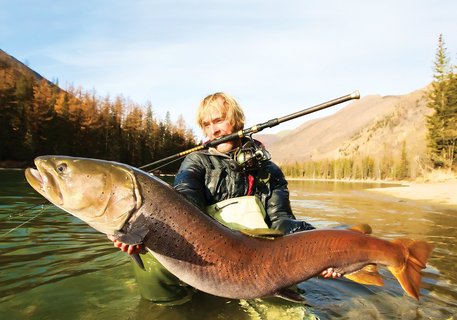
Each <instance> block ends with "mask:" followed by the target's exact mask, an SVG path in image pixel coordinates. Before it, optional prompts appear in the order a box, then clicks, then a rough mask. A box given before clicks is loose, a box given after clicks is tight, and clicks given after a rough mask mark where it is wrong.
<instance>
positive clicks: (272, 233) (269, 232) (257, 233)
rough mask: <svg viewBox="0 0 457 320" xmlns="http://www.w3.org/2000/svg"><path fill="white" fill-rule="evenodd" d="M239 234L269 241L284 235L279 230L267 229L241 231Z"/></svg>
mask: <svg viewBox="0 0 457 320" xmlns="http://www.w3.org/2000/svg"><path fill="white" fill-rule="evenodd" d="M240 232H241V233H242V234H245V235H247V236H250V237H256V238H265V239H271V240H272V239H274V238H277V237H282V236H283V235H284V232H282V231H280V230H276V229H268V228H258V229H242V230H240Z"/></svg>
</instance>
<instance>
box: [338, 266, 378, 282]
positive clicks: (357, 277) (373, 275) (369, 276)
mask: <svg viewBox="0 0 457 320" xmlns="http://www.w3.org/2000/svg"><path fill="white" fill-rule="evenodd" d="M344 277H345V278H347V279H349V280H352V281H354V282H357V283H361V284H368V285H373V286H380V287H382V286H383V285H384V281H383V280H382V278H381V275H380V274H379V272H378V268H377V266H376V265H375V264H369V265H366V266H365V267H363V268H362V269H360V270H358V271H356V272H353V273H349V274H345V275H344Z"/></svg>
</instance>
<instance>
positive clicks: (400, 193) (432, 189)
mask: <svg viewBox="0 0 457 320" xmlns="http://www.w3.org/2000/svg"><path fill="white" fill-rule="evenodd" d="M367 191H369V192H375V193H380V194H384V195H388V196H392V197H395V198H399V199H408V200H415V201H426V202H431V203H433V204H438V205H446V206H456V207H457V179H455V178H454V179H449V180H445V181H438V182H407V183H404V182H403V183H402V185H401V186H399V187H387V188H373V189H367Z"/></svg>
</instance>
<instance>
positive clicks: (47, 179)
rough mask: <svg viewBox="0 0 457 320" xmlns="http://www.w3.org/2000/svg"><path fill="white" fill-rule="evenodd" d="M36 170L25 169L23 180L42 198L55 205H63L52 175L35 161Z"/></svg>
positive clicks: (56, 183) (57, 185)
mask: <svg viewBox="0 0 457 320" xmlns="http://www.w3.org/2000/svg"><path fill="white" fill-rule="evenodd" d="M35 165H36V167H37V169H34V168H27V169H25V178H26V180H27V182H28V183H29V184H30V185H31V186H32V188H33V189H35V190H36V191H37V192H38V193H40V194H41V195H42V196H43V197H45V198H46V199H48V200H49V201H51V202H53V203H54V204H56V205H62V204H63V197H62V193H61V192H60V188H59V184H58V182H57V180H56V178H55V177H54V175H53V174H52V173H51V172H50V170H48V169H47V168H45V167H43V166H40V162H39V161H38V159H37V160H35Z"/></svg>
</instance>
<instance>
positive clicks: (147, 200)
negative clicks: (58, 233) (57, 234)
mask: <svg viewBox="0 0 457 320" xmlns="http://www.w3.org/2000/svg"><path fill="white" fill-rule="evenodd" d="M35 165H36V167H37V170H35V169H32V168H28V169H27V170H26V172H25V175H26V178H27V181H28V182H29V183H30V185H31V186H32V187H33V188H34V189H35V190H36V191H38V192H39V193H40V194H42V195H43V196H44V197H45V198H46V199H48V200H49V201H50V202H52V203H53V204H54V205H56V206H57V207H59V208H61V209H63V210H65V211H67V212H69V213H71V214H72V215H74V216H76V217H78V218H79V219H81V220H83V221H85V222H86V223H88V224H89V225H90V226H92V227H93V228H95V229H97V230H98V231H100V232H103V233H105V234H108V235H114V237H115V238H117V239H119V240H120V241H122V242H124V243H128V244H138V243H142V244H144V246H145V248H146V249H147V250H148V251H149V252H151V253H152V254H153V255H154V256H155V257H156V259H157V260H159V262H161V263H162V264H163V265H164V266H165V267H166V268H167V269H168V270H169V271H170V272H171V273H173V274H174V275H176V276H177V277H178V278H179V279H181V280H182V281H183V282H185V283H187V284H189V285H190V286H192V287H194V288H196V289H199V290H201V291H204V292H207V293H210V294H213V295H217V296H221V297H226V298H232V299H252V298H260V297H265V296H270V295H281V294H282V292H283V290H284V288H287V287H289V286H291V285H294V284H296V283H299V282H301V281H304V280H307V279H309V278H311V277H314V276H316V275H319V274H320V273H321V272H322V271H323V270H326V269H327V268H329V267H332V268H334V269H335V271H337V272H339V273H342V274H348V275H350V274H353V275H356V274H357V273H356V272H359V271H360V270H362V271H368V273H370V272H371V273H372V276H374V277H373V278H374V280H373V281H368V283H370V282H372V283H374V284H376V283H377V284H381V283H382V281H381V280H380V279H379V274H378V273H377V271H376V269H375V268H374V267H373V266H374V265H375V264H380V265H385V266H387V268H388V269H389V270H390V271H391V272H392V273H393V274H394V276H395V277H396V278H397V279H398V281H399V282H400V284H401V286H402V287H403V289H404V290H405V291H406V292H407V293H408V294H409V295H410V296H411V297H413V298H415V299H418V297H419V290H420V284H421V274H420V271H421V269H423V268H425V266H426V262H427V259H428V257H429V255H430V253H431V250H432V248H431V246H430V245H428V244H427V243H426V242H424V241H413V240H409V239H398V240H394V241H386V240H382V239H379V238H375V237H372V236H370V235H367V234H364V233H362V232H355V231H351V230H313V231H306V232H298V233H294V234H290V235H286V236H280V237H276V238H274V239H273V240H272V239H271V238H263V237H252V236H249V235H246V234H244V233H242V232H239V231H233V230H230V229H228V228H227V227H224V226H223V225H221V224H219V223H218V222H216V221H214V220H213V219H212V218H210V217H208V216H207V215H206V214H204V213H202V212H201V211H200V210H199V209H197V208H196V207H195V206H193V205H192V204H191V203H190V202H188V201H187V200H185V199H184V198H183V197H182V196H181V195H180V194H178V193H177V192H176V191H175V190H174V189H173V188H172V187H170V186H169V185H167V184H165V183H164V182H162V181H161V180H160V179H158V178H156V177H154V176H152V175H150V174H148V173H146V172H143V171H141V170H138V169H136V168H133V167H130V166H128V165H125V164H121V163H116V162H109V161H103V160H96V159H86V158H72V157H64V156H43V157H38V158H37V159H35ZM355 278H356V277H355Z"/></svg>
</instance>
